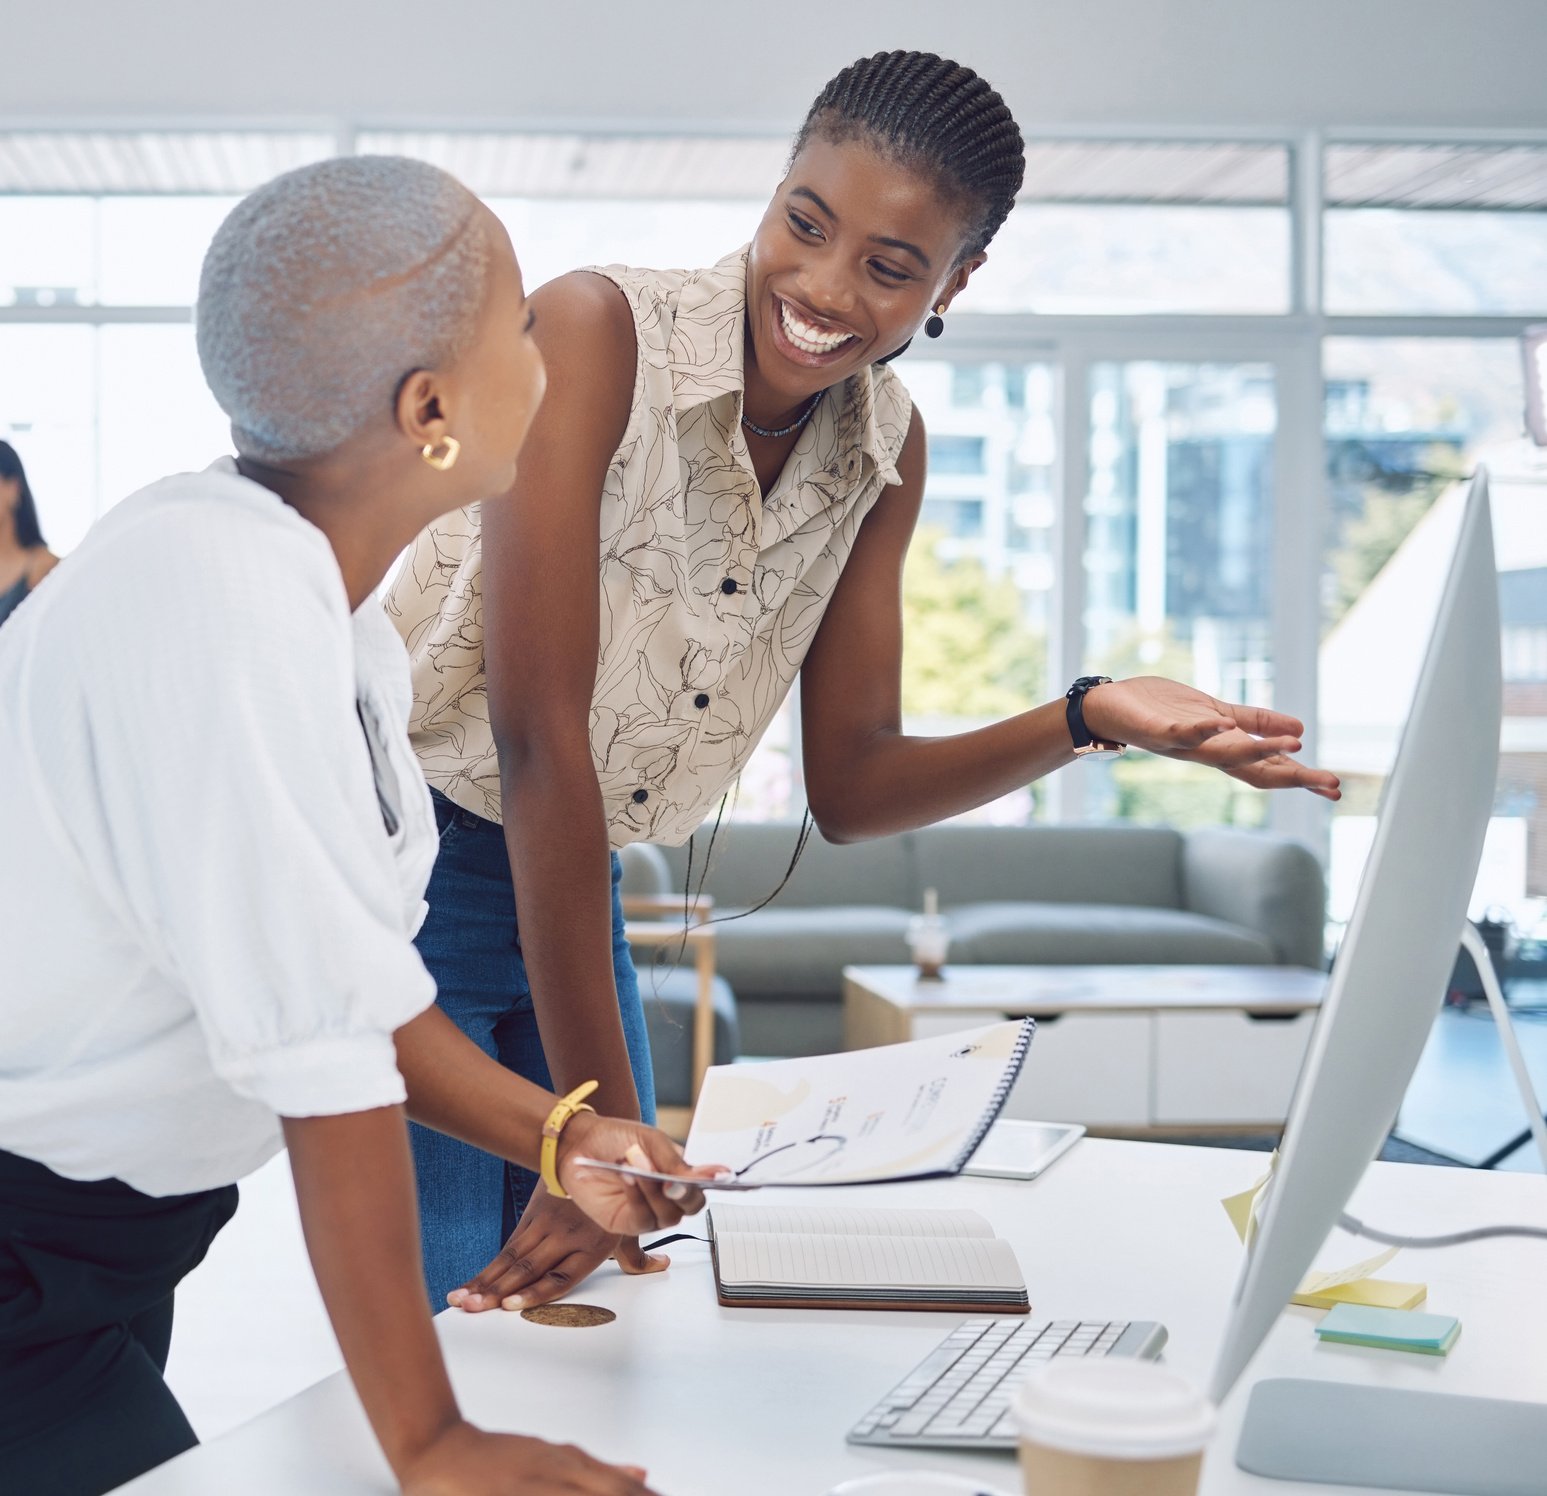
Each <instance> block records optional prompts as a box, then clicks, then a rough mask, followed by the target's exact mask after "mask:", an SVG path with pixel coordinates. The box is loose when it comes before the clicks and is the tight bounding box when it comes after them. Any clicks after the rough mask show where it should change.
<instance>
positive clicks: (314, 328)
mask: <svg viewBox="0 0 1547 1496" xmlns="http://www.w3.org/2000/svg"><path fill="white" fill-rule="evenodd" d="M488 267H489V239H488V235H487V233H486V231H485V229H484V226H483V217H482V213H481V210H480V204H479V202H478V199H477V198H476V197H474V196H473V194H472V193H471V192H469V191H468V190H467V188H465V187H464V186H463V185H462V184H461V183H460V182H458V181H457V180H456V178H455V177H453V176H451V175H449V174H448V173H447V172H444V171H441V170H440V169H439V168H438V167H434V166H430V165H428V164H426V163H425V162H422V161H412V160H409V159H407V158H406V157H402V156H346V157H339V158H338V159H336V160H332V161H321V162H317V163H316V164H314V165H311V166H303V167H301V168H300V169H299V170H297V171H291V172H286V173H285V175H283V176H281V177H276V178H275V179H274V180H273V181H272V182H269V183H267V184H266V185H265V186H262V187H260V188H258V190H257V191H256V192H253V193H251V194H250V195H249V196H247V197H245V198H243V199H242V201H241V202H240V203H238V204H237V205H236V207H235V208H234V209H232V211H231V214H230V216H229V217H228V218H227V219H226V221H225V222H224V223H223V224H221V226H220V228H219V230H218V231H217V232H216V234H215V238H214V241H213V242H212V243H211V245H210V248H209V253H208V254H207V255H206V256H205V258H204V269H203V273H202V274H201V276H200V278H199V301H198V308H197V311H196V313H195V323H196V331H197V335H198V345H199V362H200V364H201V365H202V367H203V370H204V378H205V380H206V381H207V382H208V384H209V387H210V389H211V391H212V392H213V393H214V396H215V399H216V400H217V401H218V402H219V404H220V408H221V409H222V410H224V411H225V413H226V414H227V415H228V416H229V417H230V418H231V434H232V438H233V439H234V441H235V442H236V447H237V450H238V451H239V452H241V453H243V454H244V455H247V456H251V457H255V458H258V459H260V460H264V459H266V460H270V461H285V460H293V459H301V458H308V457H319V456H321V455H323V454H324V453H327V452H331V451H333V450H334V449H335V448H336V447H338V446H340V445H341V444H342V443H343V442H344V441H346V440H347V439H348V438H349V437H351V436H353V435H354V434H355V433H356V432H357V431H359V430H360V429H361V428H362V427H364V426H365V425H366V424H367V422H369V421H370V420H371V419H372V418H373V417H375V416H377V415H378V414H383V413H388V412H390V410H391V408H392V402H393V401H394V400H395V399H396V396H397V391H398V386H399V385H400V383H401V382H402V380H403V377H404V376H405V375H407V374H409V373H411V372H412V371H413V370H415V369H435V368H441V367H444V366H445V365H446V364H447V363H449V362H450V361H452V360H453V359H454V358H455V357H456V355H457V353H458V352H459V351H460V350H461V349H462V348H463V347H464V346H465V345H466V343H467V341H468V340H469V339H470V338H471V337H472V335H473V333H474V330H475V328H476V325H477V321H478V315H479V312H480V310H481V308H482V306H483V300H484V292H485V281H486V278H487V274H488Z"/></svg>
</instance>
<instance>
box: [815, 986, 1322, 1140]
mask: <svg viewBox="0 0 1547 1496" xmlns="http://www.w3.org/2000/svg"><path fill="white" fill-rule="evenodd" d="M844 977H845V989H844V1004H845V1015H846V1029H847V1036H848V1042H849V1045H850V1047H851V1048H863V1047H865V1046H866V1045H870V1044H895V1043H897V1042H899V1041H900V1040H906V1039H923V1038H934V1037H936V1036H938V1035H941V1034H950V1033H956V1032H959V1031H960V1030H962V1029H965V1028H977V1027H980V1026H982V1025H983V1024H988V1023H994V1022H996V1021H998V1020H1000V1019H1003V1018H1007V1017H1015V1016H1019V1014H1020V1013H1026V1012H1032V1013H1038V1014H1043V1015H1048V1016H1041V1017H1038V1019H1037V1034H1036V1038H1035V1039H1034V1040H1033V1041H1032V1045H1031V1048H1030V1050H1029V1051H1028V1053H1027V1056H1026V1065H1025V1068H1024V1069H1023V1070H1022V1072H1021V1076H1020V1079H1019V1080H1018V1081H1017V1083H1016V1086H1015V1090H1014V1091H1013V1092H1012V1093H1011V1095H1010V1099H1009V1101H1008V1102H1007V1103H1006V1106H1005V1115H1006V1116H1007V1117H1020V1118H1026V1119H1033V1120H1039V1121H1048V1122H1083V1123H1084V1124H1085V1125H1086V1126H1087V1127H1094V1128H1110V1129H1113V1130H1116V1131H1123V1132H1142V1131H1145V1130H1150V1129H1166V1128H1179V1129H1184V1128H1190V1127H1198V1128H1212V1129H1215V1130H1219V1129H1229V1128H1233V1127H1239V1128H1241V1129H1242V1130H1250V1129H1256V1128H1263V1127H1275V1126H1278V1125H1280V1124H1281V1123H1282V1122H1283V1121H1284V1119H1285V1117H1286V1116H1287V1115H1288V1113H1289V1102H1290V1098H1291V1096H1292V1095H1293V1094H1294V1087H1295V1080H1296V1078H1297V1077H1298V1075H1299V1073H1300V1066H1301V1063H1302V1062H1303V1061H1304V1059H1305V1053H1306V1048H1307V1046H1308V1045H1309V1043H1310V1037H1311V1029H1312V1027H1313V1026H1314V1024H1315V1022H1316V1013H1317V1009H1318V1005H1319V1002H1320V997H1321V990H1322V986H1323V982H1324V978H1323V976H1322V974H1321V973H1320V972H1315V971H1301V970H1299V969H1297V968H1291V967H1282V968H1281V967H1266V968H1252V967H1249V968H1239V969H1238V968H1215V967H1110V968H1095V967H1043V968H1029V967H987V966H985V967H971V966H967V967H954V968H951V969H950V971H949V972H948V973H947V976H946V978H945V979H944V980H943V981H940V982H934V983H930V982H924V981H921V980H919V979H918V978H917V976H916V975H915V974H914V973H913V971H912V970H911V968H899V967H850V968H849V969H848V970H847V971H845V973H844ZM1259 1005H1260V1006H1259ZM1264 1011H1265V1012H1266V1013H1267V1014H1268V1015H1269V1016H1254V1014H1256V1013H1261V1012H1264Z"/></svg>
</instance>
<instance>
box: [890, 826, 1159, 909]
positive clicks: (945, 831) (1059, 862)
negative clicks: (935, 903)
mask: <svg viewBox="0 0 1547 1496" xmlns="http://www.w3.org/2000/svg"><path fill="white" fill-rule="evenodd" d="M913 840H914V842H915V843H916V848H917V851H916V856H917V861H918V877H919V886H920V887H921V888H937V889H939V891H940V902H941V905H942V907H944V908H947V909H952V908H957V907H959V906H961V905H963V904H978V903H985V902H988V901H990V900H1004V899H1014V900H1030V901H1034V902H1037V903H1049V904H1127V905H1137V906H1141V907H1144V908H1150V909H1181V908H1182V907H1183V903H1182V874H1181V861H1182V838H1181V835H1180V834H1179V833H1178V832H1176V831H1173V830H1171V829H1170V828H1169V827H1165V826H932V827H930V828H928V829H927V830H924V831H919V832H915V833H914V836H913Z"/></svg>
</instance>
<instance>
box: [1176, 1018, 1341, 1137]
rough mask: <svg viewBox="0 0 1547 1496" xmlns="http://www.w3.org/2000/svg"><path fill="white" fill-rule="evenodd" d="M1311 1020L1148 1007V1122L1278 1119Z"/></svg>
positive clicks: (1197, 1123) (1286, 1106)
mask: <svg viewBox="0 0 1547 1496" xmlns="http://www.w3.org/2000/svg"><path fill="white" fill-rule="evenodd" d="M1315 1021H1316V1014H1315V1013H1314V1012H1307V1013H1296V1014H1294V1015H1293V1016H1291V1017H1283V1018H1279V1017H1274V1018H1253V1017H1252V1016H1251V1014H1249V1013H1241V1012H1233V1013H1232V1012H1225V1013H1156V1014H1155V1015H1154V1024H1155V1030H1154V1040H1155V1094H1154V1118H1153V1120H1154V1125H1155V1126H1157V1127H1182V1126H1206V1125H1211V1124H1213V1125H1217V1124H1221V1123H1232V1122H1270V1123H1277V1122H1282V1121H1283V1120H1284V1118H1285V1117H1286V1116H1287V1115H1288V1114H1289V1099H1290V1097H1291V1096H1292V1095H1293V1094H1294V1088H1295V1079H1296V1077H1298V1075H1299V1074H1300V1064H1301V1062H1302V1061H1303V1060H1304V1059H1305V1051H1306V1047H1307V1045H1309V1043H1310V1042H1311V1027H1312V1025H1313V1024H1314V1023H1315Z"/></svg>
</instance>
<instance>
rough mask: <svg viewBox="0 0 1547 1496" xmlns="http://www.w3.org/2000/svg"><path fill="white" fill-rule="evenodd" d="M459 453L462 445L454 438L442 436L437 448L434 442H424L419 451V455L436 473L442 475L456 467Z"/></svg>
mask: <svg viewBox="0 0 1547 1496" xmlns="http://www.w3.org/2000/svg"><path fill="white" fill-rule="evenodd" d="M461 451H462V443H461V442H459V441H458V440H457V439H456V437H454V436H443V437H442V438H441V439H440V444H439V445H438V446H437V445H436V443H434V442H426V443H425V444H424V445H423V446H422V447H421V448H420V449H419V455H420V456H421V457H422V458H424V460H425V461H426V462H427V463H429V465H430V466H431V467H432V468H434V469H435V471H436V472H437V473H444V472H448V471H449V470H450V469H452V468H454V467H455V466H456V465H457V458H458V456H460V455H461Z"/></svg>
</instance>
